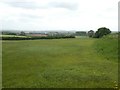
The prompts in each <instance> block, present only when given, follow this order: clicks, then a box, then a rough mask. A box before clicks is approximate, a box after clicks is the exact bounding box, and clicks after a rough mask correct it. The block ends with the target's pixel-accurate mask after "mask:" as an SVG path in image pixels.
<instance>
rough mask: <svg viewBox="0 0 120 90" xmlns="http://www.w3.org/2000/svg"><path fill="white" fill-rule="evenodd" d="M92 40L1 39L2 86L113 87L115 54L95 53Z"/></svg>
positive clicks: (115, 69)
mask: <svg viewBox="0 0 120 90" xmlns="http://www.w3.org/2000/svg"><path fill="white" fill-rule="evenodd" d="M100 41H101V42H102V40H100ZM95 42H99V39H89V38H84V39H79V38H78V39H53V40H24V41H3V42H2V43H3V51H2V54H3V57H2V58H3V62H2V65H3V67H2V68H3V87H9V88H10V87H12V88H15V87H17V88H18V87H20V88H24V87H29V88H31V87H32V88H55V87H56V88H71V87H72V88H113V87H115V86H116V84H117V80H118V78H117V77H118V70H117V69H118V67H117V65H118V64H117V62H114V60H112V59H114V58H116V57H113V56H111V60H107V58H105V57H104V56H102V55H100V53H96V49H95ZM100 44H101V43H98V45H97V46H99V45H100ZM104 54H105V53H104Z"/></svg>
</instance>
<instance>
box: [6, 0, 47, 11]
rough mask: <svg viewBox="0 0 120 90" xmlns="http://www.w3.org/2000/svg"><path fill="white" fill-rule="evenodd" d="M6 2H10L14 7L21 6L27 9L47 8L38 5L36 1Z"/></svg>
mask: <svg viewBox="0 0 120 90" xmlns="http://www.w3.org/2000/svg"><path fill="white" fill-rule="evenodd" d="M6 4H8V5H10V6H12V7H20V8H26V9H37V8H45V7H42V6H40V5H39V6H38V5H37V4H36V3H34V2H6Z"/></svg>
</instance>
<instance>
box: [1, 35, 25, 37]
mask: <svg viewBox="0 0 120 90" xmlns="http://www.w3.org/2000/svg"><path fill="white" fill-rule="evenodd" d="M0 37H26V36H17V35H0Z"/></svg>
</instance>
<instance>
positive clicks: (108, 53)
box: [94, 34, 118, 61]
mask: <svg viewBox="0 0 120 90" xmlns="http://www.w3.org/2000/svg"><path fill="white" fill-rule="evenodd" d="M94 45H95V49H96V50H97V53H99V54H100V55H101V56H103V57H105V58H106V59H107V60H113V61H117V60H118V37H117V35H114V34H113V35H107V36H104V37H103V38H101V39H99V40H97V41H96V42H95V44H94Z"/></svg>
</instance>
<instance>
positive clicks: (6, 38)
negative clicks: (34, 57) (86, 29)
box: [2, 35, 75, 40]
mask: <svg viewBox="0 0 120 90" xmlns="http://www.w3.org/2000/svg"><path fill="white" fill-rule="evenodd" d="M61 38H75V36H72V35H70V36H47V37H41V36H40V37H36V36H35V37H34V36H31V37H27V36H26V37H2V40H36V39H61Z"/></svg>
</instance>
